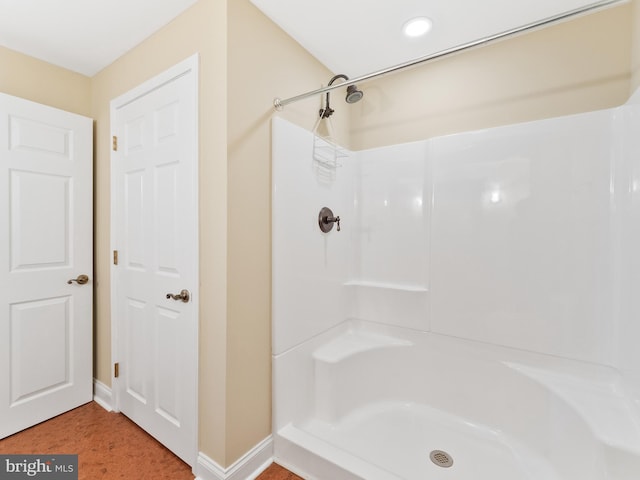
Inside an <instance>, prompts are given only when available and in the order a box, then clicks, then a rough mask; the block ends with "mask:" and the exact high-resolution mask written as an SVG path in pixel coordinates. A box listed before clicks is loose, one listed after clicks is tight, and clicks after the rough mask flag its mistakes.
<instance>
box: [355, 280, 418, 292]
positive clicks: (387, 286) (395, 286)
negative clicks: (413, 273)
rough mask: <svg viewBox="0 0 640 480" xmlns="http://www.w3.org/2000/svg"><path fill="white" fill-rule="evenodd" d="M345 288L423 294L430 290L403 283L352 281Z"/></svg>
mask: <svg viewBox="0 0 640 480" xmlns="http://www.w3.org/2000/svg"><path fill="white" fill-rule="evenodd" d="M343 285H344V286H345V287H367V288H380V289H384V290H400V291H403V292H422V293H426V292H428V291H429V289H428V288H426V287H424V286H422V285H412V284H402V283H385V282H374V281H369V280H350V281H348V282H345V283H344V284H343Z"/></svg>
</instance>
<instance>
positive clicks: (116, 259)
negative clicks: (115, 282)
mask: <svg viewBox="0 0 640 480" xmlns="http://www.w3.org/2000/svg"><path fill="white" fill-rule="evenodd" d="M113 264H114V265H117V264H118V250H114V251H113Z"/></svg>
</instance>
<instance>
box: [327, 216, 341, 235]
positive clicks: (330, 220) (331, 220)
mask: <svg viewBox="0 0 640 480" xmlns="http://www.w3.org/2000/svg"><path fill="white" fill-rule="evenodd" d="M326 222H327V223H335V224H336V225H338V231H340V216H339V215H338V216H337V217H327V219H326Z"/></svg>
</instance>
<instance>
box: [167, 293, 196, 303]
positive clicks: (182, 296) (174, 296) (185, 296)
mask: <svg viewBox="0 0 640 480" xmlns="http://www.w3.org/2000/svg"><path fill="white" fill-rule="evenodd" d="M169 298H171V299H173V300H176V301H178V300H181V301H183V302H184V303H187V302H188V301H189V299H190V298H191V295H190V293H189V290H181V291H180V293H178V294H173V293H167V299H169Z"/></svg>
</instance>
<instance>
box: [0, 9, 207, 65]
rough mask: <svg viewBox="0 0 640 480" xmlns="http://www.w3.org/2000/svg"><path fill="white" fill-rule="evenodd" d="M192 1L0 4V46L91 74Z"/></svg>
mask: <svg viewBox="0 0 640 480" xmlns="http://www.w3.org/2000/svg"><path fill="white" fill-rule="evenodd" d="M196 1H197V0H0V45H2V46H4V47H7V48H10V49H11V50H16V51H18V52H21V53H24V54H26V55H30V56H32V57H36V58H39V59H41V60H44V61H47V62H49V63H53V64H55V65H59V66H61V67H64V68H67V69H69V70H73V71H75V72H78V73H82V74H83V75H87V76H93V75H95V74H96V73H97V72H99V71H100V70H102V69H103V68H104V67H106V66H107V65H109V64H111V63H112V62H113V61H114V60H116V59H117V58H118V57H120V56H121V55H122V54H124V53H125V52H127V51H128V50H130V49H131V48H133V47H134V46H136V45H137V44H139V43H140V42H142V41H143V40H144V39H145V38H147V37H148V36H150V35H151V34H152V33H154V32H155V31H157V30H159V29H160V28H162V27H163V26H164V25H166V24H167V23H169V22H170V21H171V20H172V19H174V18H175V17H177V16H178V15H179V14H180V13H182V12H183V11H184V10H186V9H187V8H188V7H190V6H191V5H193V4H194V3H196Z"/></svg>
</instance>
